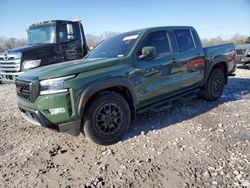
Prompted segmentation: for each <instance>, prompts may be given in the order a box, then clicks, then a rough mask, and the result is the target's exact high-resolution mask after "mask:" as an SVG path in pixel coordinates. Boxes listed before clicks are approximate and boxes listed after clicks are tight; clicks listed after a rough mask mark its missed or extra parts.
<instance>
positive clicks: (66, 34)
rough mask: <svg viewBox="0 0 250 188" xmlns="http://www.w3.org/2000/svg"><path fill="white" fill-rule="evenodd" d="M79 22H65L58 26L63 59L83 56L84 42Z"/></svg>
mask: <svg viewBox="0 0 250 188" xmlns="http://www.w3.org/2000/svg"><path fill="white" fill-rule="evenodd" d="M76 24H77V23H63V24H59V26H58V40H59V48H60V53H61V57H62V61H70V60H75V59H80V58H82V50H83V49H82V44H81V38H80V31H79V27H77V25H76Z"/></svg>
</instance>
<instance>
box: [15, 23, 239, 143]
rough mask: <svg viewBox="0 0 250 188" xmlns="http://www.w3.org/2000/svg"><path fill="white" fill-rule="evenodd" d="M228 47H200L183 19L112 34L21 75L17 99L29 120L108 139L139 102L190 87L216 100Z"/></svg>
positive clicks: (228, 65)
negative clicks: (78, 54) (76, 56)
mask: <svg viewBox="0 0 250 188" xmlns="http://www.w3.org/2000/svg"><path fill="white" fill-rule="evenodd" d="M234 50H235V48H234V45H233V44H224V45H219V46H214V47H208V48H203V47H202V44H201V41H200V38H199V36H198V34H197V32H196V30H195V29H194V28H193V27H189V26H178V27H171V26H169V27H154V28H147V29H140V30H135V31H130V32H126V33H122V34H118V35H116V36H114V37H111V38H109V39H106V40H104V41H103V42H101V43H100V44H99V45H98V46H97V47H95V48H94V49H93V50H92V51H91V52H90V53H89V54H88V55H87V56H86V57H85V58H84V59H81V60H75V61H69V62H64V63H60V64H55V65H49V66H47V67H46V68H45V67H40V68H37V69H34V70H30V71H28V72H26V73H24V74H22V75H21V76H19V77H18V78H17V80H16V90H17V97H18V106H19V109H20V110H21V112H22V114H23V116H24V117H25V118H26V119H27V120H28V121H30V122H32V123H34V124H37V125H41V126H43V127H47V128H50V129H53V130H56V131H60V132H67V133H69V134H71V135H75V136H76V135H79V134H80V133H81V132H83V133H85V134H86V135H87V137H89V138H91V139H92V140H93V141H94V142H96V143H97V144H104V145H108V144H113V143H115V142H117V141H119V140H120V139H121V137H122V135H124V133H125V132H126V130H127V128H128V127H129V125H130V123H131V121H133V120H134V119H135V118H136V114H138V113H140V112H143V111H144V110H147V109H151V108H158V107H160V106H163V105H164V104H165V103H166V102H167V101H169V100H172V99H173V98H178V97H183V96H186V95H189V94H195V95H196V94H200V95H201V96H202V97H203V98H204V99H206V100H209V101H213V100H217V99H218V98H219V97H220V96H221V94H222V92H223V88H224V85H225V84H227V81H228V74H229V72H230V71H229V70H233V67H234V65H235V51H234Z"/></svg>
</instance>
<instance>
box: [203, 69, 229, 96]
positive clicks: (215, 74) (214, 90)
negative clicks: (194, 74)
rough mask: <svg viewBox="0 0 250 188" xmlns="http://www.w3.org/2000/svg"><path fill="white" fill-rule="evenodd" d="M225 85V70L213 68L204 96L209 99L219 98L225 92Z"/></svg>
mask: <svg viewBox="0 0 250 188" xmlns="http://www.w3.org/2000/svg"><path fill="white" fill-rule="evenodd" d="M224 85H225V76H224V73H223V70H222V69H219V68H215V69H213V70H212V72H211V74H210V76H209V78H208V80H207V83H206V86H205V89H204V91H203V98H204V99H206V100H208V101H214V100H217V99H218V98H219V97H220V96H221V94H222V92H223V89H224Z"/></svg>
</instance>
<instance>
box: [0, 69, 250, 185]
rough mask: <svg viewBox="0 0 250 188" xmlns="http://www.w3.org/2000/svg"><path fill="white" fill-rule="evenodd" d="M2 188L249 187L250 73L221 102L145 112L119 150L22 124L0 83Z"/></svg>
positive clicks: (8, 88) (235, 80)
mask: <svg viewBox="0 0 250 188" xmlns="http://www.w3.org/2000/svg"><path fill="white" fill-rule="evenodd" d="M0 102H1V112H0V187H248V188H249V187H250V135H249V133H250V113H249V112H250V70H247V69H238V70H237V71H236V76H235V77H230V79H229V83H228V85H227V86H226V87H225V91H224V93H223V95H222V97H221V98H220V99H219V100H218V101H216V102H206V101H203V100H201V99H194V100H191V101H188V102H185V103H183V102H182V101H179V102H175V103H174V104H173V105H172V106H170V107H169V108H168V109H166V110H164V111H161V112H158V113H152V112H146V113H144V114H142V115H140V116H138V119H137V120H136V122H135V123H134V124H133V125H132V126H131V128H130V129H129V131H128V133H127V134H126V135H125V136H124V138H123V140H122V141H121V142H119V143H117V144H115V145H112V146H108V147H104V146H98V145H95V144H94V143H92V142H91V141H89V140H88V139H86V138H85V137H84V136H83V135H81V136H79V137H71V136H69V135H64V134H58V133H55V132H51V131H50V130H48V129H44V128H41V127H39V126H34V125H31V124H29V123H28V122H26V120H24V119H23V118H22V117H21V115H20V113H19V111H18V109H17V105H16V96H15V87H14V86H12V85H0Z"/></svg>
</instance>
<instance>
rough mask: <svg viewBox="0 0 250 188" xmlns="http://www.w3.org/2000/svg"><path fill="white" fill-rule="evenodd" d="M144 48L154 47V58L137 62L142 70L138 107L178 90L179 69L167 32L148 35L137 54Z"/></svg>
mask: <svg viewBox="0 0 250 188" xmlns="http://www.w3.org/2000/svg"><path fill="white" fill-rule="evenodd" d="M146 46H154V47H155V48H156V56H155V57H154V58H153V59H147V60H138V63H137V67H138V68H139V69H140V70H142V71H141V74H142V75H141V78H142V84H140V85H139V87H138V90H139V93H140V94H141V96H140V105H146V104H149V103H153V102H155V101H159V100H161V99H163V98H166V97H167V96H170V95H174V93H175V92H176V91H177V90H178V89H180V67H178V65H177V64H175V55H173V50H172V46H171V45H170V37H169V35H168V32H167V31H165V30H164V31H156V32H152V33H150V34H149V35H148V36H147V37H146V38H145V39H144V40H143V42H142V44H141V45H140V47H139V50H138V52H139V53H140V52H141V50H142V48H143V47H146ZM139 55H140V54H138V56H139Z"/></svg>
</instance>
